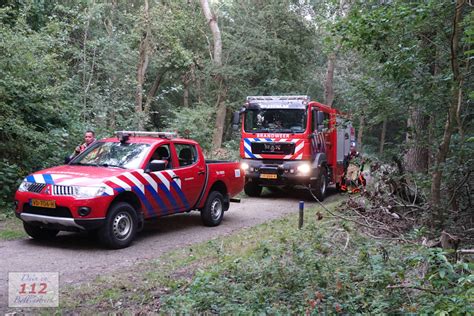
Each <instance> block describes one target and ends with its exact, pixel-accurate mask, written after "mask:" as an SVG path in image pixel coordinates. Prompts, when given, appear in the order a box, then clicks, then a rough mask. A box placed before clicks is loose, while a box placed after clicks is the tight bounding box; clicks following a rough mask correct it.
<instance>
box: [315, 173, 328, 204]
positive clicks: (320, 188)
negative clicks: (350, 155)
mask: <svg viewBox="0 0 474 316" xmlns="http://www.w3.org/2000/svg"><path fill="white" fill-rule="evenodd" d="M327 185H328V172H327V170H326V168H322V169H321V171H320V172H319V177H318V179H317V180H316V181H314V183H313V187H312V191H313V193H314V195H315V196H316V197H317V198H318V200H319V201H321V202H322V201H324V198H325V197H326V189H327Z"/></svg>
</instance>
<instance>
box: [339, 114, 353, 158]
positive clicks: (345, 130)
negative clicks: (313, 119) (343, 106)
mask: <svg viewBox="0 0 474 316" xmlns="http://www.w3.org/2000/svg"><path fill="white" fill-rule="evenodd" d="M336 120H337V126H340V127H339V128H338V129H337V156H336V157H337V162H338V163H342V162H343V161H344V157H345V156H347V155H348V154H349V151H350V149H351V139H350V135H351V125H350V124H347V123H346V124H347V126H345V127H344V121H343V120H342V119H340V118H337V119H336Z"/></svg>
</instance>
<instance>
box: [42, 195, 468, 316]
mask: <svg viewBox="0 0 474 316" xmlns="http://www.w3.org/2000/svg"><path fill="white" fill-rule="evenodd" d="M328 208H330V209H331V210H334V209H335V208H336V202H335V203H332V204H329V205H328ZM317 211H318V212H322V210H321V209H319V208H316V209H312V210H308V211H306V212H305V226H304V227H303V229H302V230H298V229H297V225H298V217H297V216H295V215H290V216H287V217H284V218H281V219H278V220H273V221H270V222H267V223H265V224H262V225H258V226H255V227H252V228H248V229H244V230H241V231H240V232H238V233H236V234H234V235H231V236H225V237H219V238H216V239H214V240H211V241H208V242H204V243H200V244H196V245H193V246H191V247H186V248H182V249H179V250H175V251H172V252H169V253H166V254H164V255H163V256H161V257H159V258H158V259H155V260H151V261H149V262H146V263H143V264H140V265H138V266H134V267H131V268H129V269H127V270H123V272H122V273H120V274H118V273H114V275H113V276H112V275H108V276H102V277H101V278H100V279H98V280H96V281H94V282H91V283H87V284H82V285H80V286H79V287H68V288H65V289H62V293H61V306H60V308H59V309H58V310H51V312H59V313H68V312H78V313H88V312H89V311H91V310H94V311H99V312H106V311H111V310H114V312H117V311H129V312H130V311H132V312H133V313H154V312H159V313H163V314H196V313H204V314H208V313H218V314H221V313H222V314H321V313H324V314H334V313H345V314H358V313H370V314H405V313H422V314H423V313H425V314H434V313H436V312H440V311H447V312H448V313H452V314H468V313H472V312H474V311H473V308H472V305H473V303H474V287H473V286H472V284H473V283H474V276H473V275H472V271H473V267H472V265H469V264H452V263H451V262H450V261H449V260H447V258H448V257H447V256H446V254H444V253H442V251H441V250H439V249H434V250H433V249H426V248H422V247H418V246H413V245H400V244H397V243H394V242H387V241H383V240H373V239H369V238H367V237H365V236H363V235H360V234H359V233H358V232H357V231H356V230H355V229H354V227H353V226H352V224H351V223H348V222H342V221H341V220H339V219H336V218H332V217H329V216H325V217H324V216H323V219H322V220H318V217H319V216H317V214H316V212H317Z"/></svg>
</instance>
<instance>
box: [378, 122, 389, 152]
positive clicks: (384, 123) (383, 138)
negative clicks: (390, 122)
mask: <svg viewBox="0 0 474 316" xmlns="http://www.w3.org/2000/svg"><path fill="white" fill-rule="evenodd" d="M386 133H387V119H386V118H385V119H384V120H383V123H382V132H381V133H380V148H379V155H382V154H383V147H384V145H385V134H386Z"/></svg>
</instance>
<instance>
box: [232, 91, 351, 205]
mask: <svg viewBox="0 0 474 316" xmlns="http://www.w3.org/2000/svg"><path fill="white" fill-rule="evenodd" d="M239 120H241V123H242V124H241V136H242V137H241V141H240V156H241V158H242V160H241V165H242V168H243V169H244V170H245V179H246V181H245V187H244V190H245V193H246V194H247V195H249V196H259V195H260V193H261V191H262V187H265V186H294V185H303V186H309V187H310V188H311V189H312V190H313V192H314V193H315V195H316V196H317V197H318V199H319V200H323V199H324V197H325V194H326V188H327V185H328V184H335V185H336V186H339V185H340V184H341V182H342V178H343V176H344V164H345V159H347V157H348V154H349V152H350V148H351V144H352V145H355V131H354V128H353V127H352V125H351V123H350V121H348V120H346V119H344V117H343V116H341V114H340V113H339V111H338V110H336V109H334V108H331V107H329V106H327V105H324V104H321V103H318V102H315V101H310V98H309V97H308V96H249V97H247V102H246V103H245V105H244V106H243V108H242V109H241V110H240V112H236V113H235V114H234V121H233V123H234V124H238V122H239Z"/></svg>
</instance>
